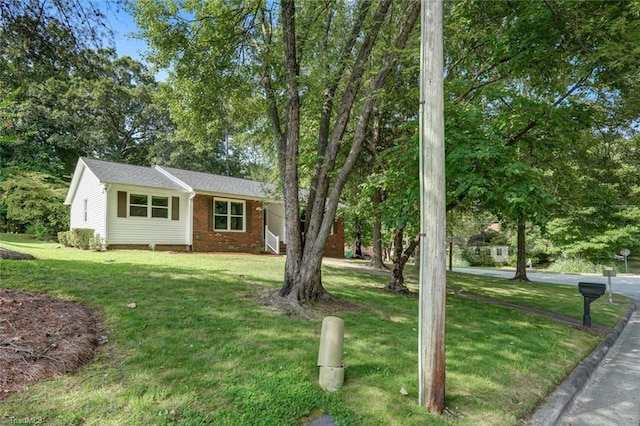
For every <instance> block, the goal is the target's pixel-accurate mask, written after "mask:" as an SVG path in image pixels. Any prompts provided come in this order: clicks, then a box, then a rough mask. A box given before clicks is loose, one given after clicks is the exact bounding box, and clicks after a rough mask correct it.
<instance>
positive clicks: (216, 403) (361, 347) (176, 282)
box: [0, 236, 625, 425]
mask: <svg viewBox="0 0 640 426" xmlns="http://www.w3.org/2000/svg"><path fill="white" fill-rule="evenodd" d="M1 244H2V245H3V246H6V247H9V248H11V249H13V250H16V251H21V252H27V253H29V254H32V255H34V256H35V257H36V260H31V261H3V263H2V268H1V270H0V275H1V279H2V287H5V288H8V289H11V290H17V291H29V292H32V293H37V294H41V295H46V296H47V297H55V298H56V299H62V300H65V301H75V302H80V303H81V304H82V306H85V307H90V310H91V311H93V312H96V311H97V312H100V315H99V317H100V319H101V321H102V323H103V324H104V329H105V332H104V333H105V335H107V336H108V342H107V343H106V344H105V345H104V346H103V347H102V349H101V350H99V351H98V352H97V353H96V355H95V357H94V359H93V363H91V364H88V365H84V366H83V367H82V368H80V369H79V370H77V371H75V372H73V373H67V374H64V375H60V376H58V377H57V378H56V379H55V380H49V381H44V382H39V383H30V384H28V385H27V386H25V387H23V388H21V389H20V390H18V391H16V392H13V393H11V394H10V395H9V396H8V397H7V398H6V399H5V400H4V401H2V402H1V403H0V422H1V421H2V420H3V419H29V418H38V419H40V420H41V421H42V424H51V425H59V424H65V425H66V424H83V425H111V424H113V425H116V424H145V425H146V424H153V425H156V424H161V425H162V424H184V425H187V424H188V425H198V424H216V425H288V424H289V425H296V424H305V423H307V422H308V421H309V420H311V419H314V418H317V417H320V416H321V415H322V414H324V413H329V414H331V415H332V416H333V418H334V419H336V420H337V421H338V423H340V424H344V425H348V424H354V425H360V424H367V425H376V424H380V425H424V424H435V425H483V424H485V425H489V424H491V425H495V424H499V425H518V424H520V423H521V422H522V421H524V420H525V419H526V418H527V416H528V415H529V414H530V413H531V412H532V411H533V410H534V409H535V406H536V405H537V404H538V403H539V402H540V401H541V399H542V398H544V396H545V395H546V394H547V393H548V392H549V391H551V390H552V389H553V388H554V387H555V385H556V384H557V383H559V382H560V381H561V380H562V379H563V378H564V377H565V376H566V374H567V373H568V372H570V371H571V369H572V368H573V367H574V366H575V365H576V364H577V363H578V362H579V361H580V360H581V359H582V358H583V357H584V356H585V355H586V354H588V353H589V352H590V351H591V350H592V348H593V347H594V346H595V345H596V344H597V343H598V342H599V341H600V340H601V339H602V337H603V334H602V333H598V332H594V331H588V330H584V329H582V328H580V327H572V326H567V325H566V324H564V323H561V322H558V321H555V320H552V319H549V318H547V317H546V316H543V315H537V314H533V313H531V312H525V311H521V310H516V309H511V308H508V307H504V306H500V305H496V304H492V303H483V302H482V301H480V300H474V299H470V298H466V297H460V296H459V295H458V294H456V292H459V291H465V292H468V293H471V292H474V287H477V289H478V290H479V291H478V292H479V293H481V294H483V295H485V296H486V295H489V296H491V297H496V298H497V297H503V296H504V297H505V298H508V299H509V302H511V303H518V302H521V304H527V303H533V301H532V300H530V298H528V297H527V294H529V293H528V292H527V289H529V292H530V291H533V290H534V289H535V291H540V292H541V293H544V294H546V295H553V297H548V298H547V300H548V302H547V304H546V306H545V309H547V310H550V311H555V312H558V313H565V312H570V311H572V310H575V311H577V312H581V309H582V300H581V298H580V297H576V295H575V288H566V289H565V288H563V287H561V286H559V287H556V286H548V287H544V286H541V285H538V284H536V285H535V286H533V287H532V286H531V284H525V285H520V284H516V283H506V282H505V281H502V280H497V279H496V280H494V279H483V280H482V281H478V284H477V285H474V282H476V278H475V277H471V276H462V275H459V274H456V275H453V276H450V277H449V281H450V285H451V286H452V292H450V294H449V295H448V298H447V385H446V386H447V388H446V389H447V397H446V404H447V411H446V412H445V413H444V414H443V415H442V416H439V417H434V416H431V415H429V414H428V413H425V411H424V410H423V409H422V408H421V407H419V406H418V405H417V404H416V399H417V382H418V379H417V311H418V309H417V301H416V299H415V298H413V297H399V296H396V295H390V294H386V293H385V292H383V291H382V287H383V286H384V284H385V282H386V278H385V277H382V276H377V275H372V274H363V273H362V272H360V271H357V270H346V269H342V268H337V267H325V268H324V274H323V281H324V283H325V286H326V287H327V289H328V290H329V291H330V292H331V293H332V294H334V295H335V296H337V297H339V298H340V299H341V300H342V301H343V302H342V303H341V304H340V305H339V309H336V307H335V306H333V307H331V310H328V309H327V310H325V309H326V308H328V307H320V308H318V309H317V310H316V311H315V312H314V314H315V316H316V317H317V318H318V319H317V320H314V321H305V320H301V319H299V318H296V317H294V316H287V315H284V314H283V313H282V310H281V309H279V308H278V307H275V306H273V304H271V303H270V301H272V300H273V297H272V295H273V292H275V291H276V290H277V289H278V288H279V286H280V285H281V283H282V271H283V267H284V259H283V258H282V257H275V256H265V255H262V256H258V255H256V256H252V255H220V254H173V253H157V252H150V251H149V252H144V251H115V252H106V253H96V252H83V251H79V250H75V249H65V248H59V249H56V248H55V247H56V245H55V244H46V243H38V242H34V241H30V240H26V239H22V238H17V237H13V236H2V242H1ZM451 280H453V281H451ZM492 288H493V289H494V290H491V289H492ZM453 290H455V292H454V291H453ZM519 295H520V296H519ZM8 299H9V300H13V299H11V297H9V298H8ZM535 303H541V302H540V301H535ZM9 305H10V303H9V304H8V305H7V306H9ZM336 311H337V312H336ZM624 311H625V307H624V306H621V305H608V304H604V303H602V304H599V302H595V303H594V305H592V315H593V317H594V322H596V323H598V322H599V321H600V318H603V319H604V318H605V316H606V318H607V322H608V323H615V318H616V317H619V316H621V315H622V313H623V312H624ZM596 312H597V315H596ZM326 314H332V315H339V316H340V317H341V318H343V319H344V320H345V324H346V334H345V345H344V362H345V365H346V379H345V384H344V387H343V388H342V389H341V390H340V391H338V392H335V393H332V394H327V393H324V392H323V391H322V390H321V389H320V388H319V386H318V385H317V374H318V369H317V367H316V359H317V350H318V340H319V335H320V329H321V322H320V321H319V319H320V318H321V317H322V316H323V315H326ZM87 322H88V323H91V320H87ZM14 326H15V324H14ZM58 328H59V327H58ZM58 328H55V329H52V331H54V332H55V331H57V330H58ZM63 330H64V327H63V329H61V330H60V332H62V331H63ZM52 331H51V330H50V331H48V333H49V334H52ZM53 334H55V333H53ZM78 334H80V333H78ZM97 335H101V332H98V333H97ZM98 339H99V337H98ZM45 349H46V347H45ZM50 351H51V349H49V350H47V351H46V352H44V355H46V356H50V355H51V354H50ZM41 352H42V349H41V350H40V352H38V353H41ZM52 358H53V357H52ZM45 359H46V358H45ZM402 389H404V390H406V394H404V393H403V392H401V390H402Z"/></svg>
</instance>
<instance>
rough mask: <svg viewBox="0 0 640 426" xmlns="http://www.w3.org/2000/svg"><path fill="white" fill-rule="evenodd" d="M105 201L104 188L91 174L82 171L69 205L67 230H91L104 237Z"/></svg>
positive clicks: (85, 170)
mask: <svg viewBox="0 0 640 426" xmlns="http://www.w3.org/2000/svg"><path fill="white" fill-rule="evenodd" d="M106 200H107V197H106V191H105V186H104V185H103V184H102V183H100V181H99V180H98V178H97V177H95V175H94V174H93V173H91V172H90V171H89V170H87V169H84V170H83V171H82V179H80V181H79V183H78V187H77V189H76V193H75V196H74V198H73V201H72V203H71V214H70V222H69V228H71V229H73V228H89V229H93V230H95V232H96V234H99V235H100V236H101V237H104V235H105V234H106V229H105V223H106V220H105V219H106V218H105V209H106Z"/></svg>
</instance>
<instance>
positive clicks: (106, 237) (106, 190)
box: [104, 183, 111, 250]
mask: <svg viewBox="0 0 640 426" xmlns="http://www.w3.org/2000/svg"><path fill="white" fill-rule="evenodd" d="M110 191H111V184H110V183H108V184H106V185H105V186H104V205H105V209H104V211H105V214H104V248H105V250H106V249H107V247H109V209H108V208H106V207H107V206H108V205H109V192H110Z"/></svg>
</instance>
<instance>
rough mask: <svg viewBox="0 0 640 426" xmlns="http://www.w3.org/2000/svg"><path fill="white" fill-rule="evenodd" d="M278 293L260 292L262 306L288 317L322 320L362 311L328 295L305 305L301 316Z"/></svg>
mask: <svg viewBox="0 0 640 426" xmlns="http://www.w3.org/2000/svg"><path fill="white" fill-rule="evenodd" d="M278 291H279V290H274V289H272V288H265V289H262V290H261V291H258V299H259V301H260V304H261V305H263V306H266V307H267V308H269V309H271V310H273V311H276V312H281V313H284V314H285V315H286V316H288V317H302V318H304V319H311V320H321V319H322V318H324V317H325V316H327V315H333V314H338V313H340V312H355V311H358V310H360V307H359V306H358V305H356V304H355V303H352V302H349V301H347V300H344V299H341V298H339V297H336V296H333V295H329V294H327V295H325V296H326V297H324V298H323V299H321V300H319V301H318V302H316V303H313V304H311V303H304V304H303V305H302V309H303V310H304V315H300V312H299V311H297V310H296V309H294V308H293V306H291V304H290V303H289V302H287V300H286V299H285V298H284V297H281V296H280V295H279V294H278Z"/></svg>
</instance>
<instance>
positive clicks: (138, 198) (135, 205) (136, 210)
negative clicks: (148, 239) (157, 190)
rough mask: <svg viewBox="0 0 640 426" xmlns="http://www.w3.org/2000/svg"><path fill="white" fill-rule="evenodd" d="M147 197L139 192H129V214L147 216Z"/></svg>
mask: <svg viewBox="0 0 640 426" xmlns="http://www.w3.org/2000/svg"><path fill="white" fill-rule="evenodd" d="M148 205H149V197H147V196H146V195H140V194H129V216H137V217H147V206H148Z"/></svg>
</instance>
